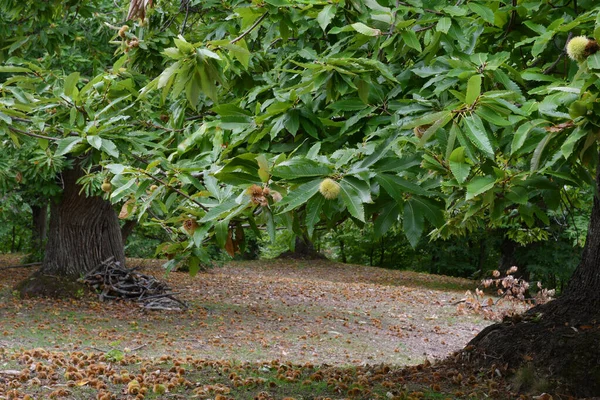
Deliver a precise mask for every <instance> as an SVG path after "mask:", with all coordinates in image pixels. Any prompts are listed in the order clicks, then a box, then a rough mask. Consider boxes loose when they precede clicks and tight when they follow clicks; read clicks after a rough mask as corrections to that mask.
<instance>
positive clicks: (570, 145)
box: [560, 126, 589, 158]
mask: <svg viewBox="0 0 600 400" xmlns="http://www.w3.org/2000/svg"><path fill="white" fill-rule="evenodd" d="M588 133H589V132H588V131H587V130H585V129H583V128H581V126H578V127H577V128H575V129H574V130H573V132H571V134H570V135H569V137H568V138H567V140H565V142H564V143H563V144H562V146H561V147H560V151H561V153H562V155H563V156H564V157H565V158H569V156H570V155H571V153H573V149H574V148H575V145H576V144H577V143H578V142H579V140H580V139H581V138H583V137H585V136H587V134H588Z"/></svg>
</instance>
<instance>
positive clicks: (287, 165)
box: [272, 158, 332, 179]
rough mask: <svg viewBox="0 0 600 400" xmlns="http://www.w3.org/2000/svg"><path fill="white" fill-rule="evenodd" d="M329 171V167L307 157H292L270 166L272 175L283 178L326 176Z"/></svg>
mask: <svg viewBox="0 0 600 400" xmlns="http://www.w3.org/2000/svg"><path fill="white" fill-rule="evenodd" d="M331 171H332V170H331V168H330V167H328V166H326V165H323V164H320V163H318V162H316V161H313V160H309V159H307V158H292V159H291V160H287V161H284V162H281V163H279V164H277V165H276V166H274V167H273V168H272V172H273V175H275V176H277V177H279V178H283V179H297V178H306V177H311V176H327V175H329V174H330V173H331Z"/></svg>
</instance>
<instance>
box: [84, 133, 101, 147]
mask: <svg viewBox="0 0 600 400" xmlns="http://www.w3.org/2000/svg"><path fill="white" fill-rule="evenodd" d="M87 142H88V143H89V144H90V145H91V146H92V147H93V148H95V149H97V150H100V149H101V148H102V138H100V136H98V135H89V136H88V137H87Z"/></svg>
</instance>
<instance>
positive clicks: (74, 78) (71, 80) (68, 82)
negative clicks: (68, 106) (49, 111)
mask: <svg viewBox="0 0 600 400" xmlns="http://www.w3.org/2000/svg"><path fill="white" fill-rule="evenodd" d="M77 82H79V72H73V73H72V74H70V75H69V76H67V77H66V78H65V87H64V91H63V93H64V94H65V95H66V96H69V97H71V98H72V97H73V96H74V94H75V89H76V85H77Z"/></svg>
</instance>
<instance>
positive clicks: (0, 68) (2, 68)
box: [0, 65, 33, 73]
mask: <svg viewBox="0 0 600 400" xmlns="http://www.w3.org/2000/svg"><path fill="white" fill-rule="evenodd" d="M0 72H5V73H17V72H33V71H32V70H30V69H29V68H25V67H17V66H14V65H0Z"/></svg>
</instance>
